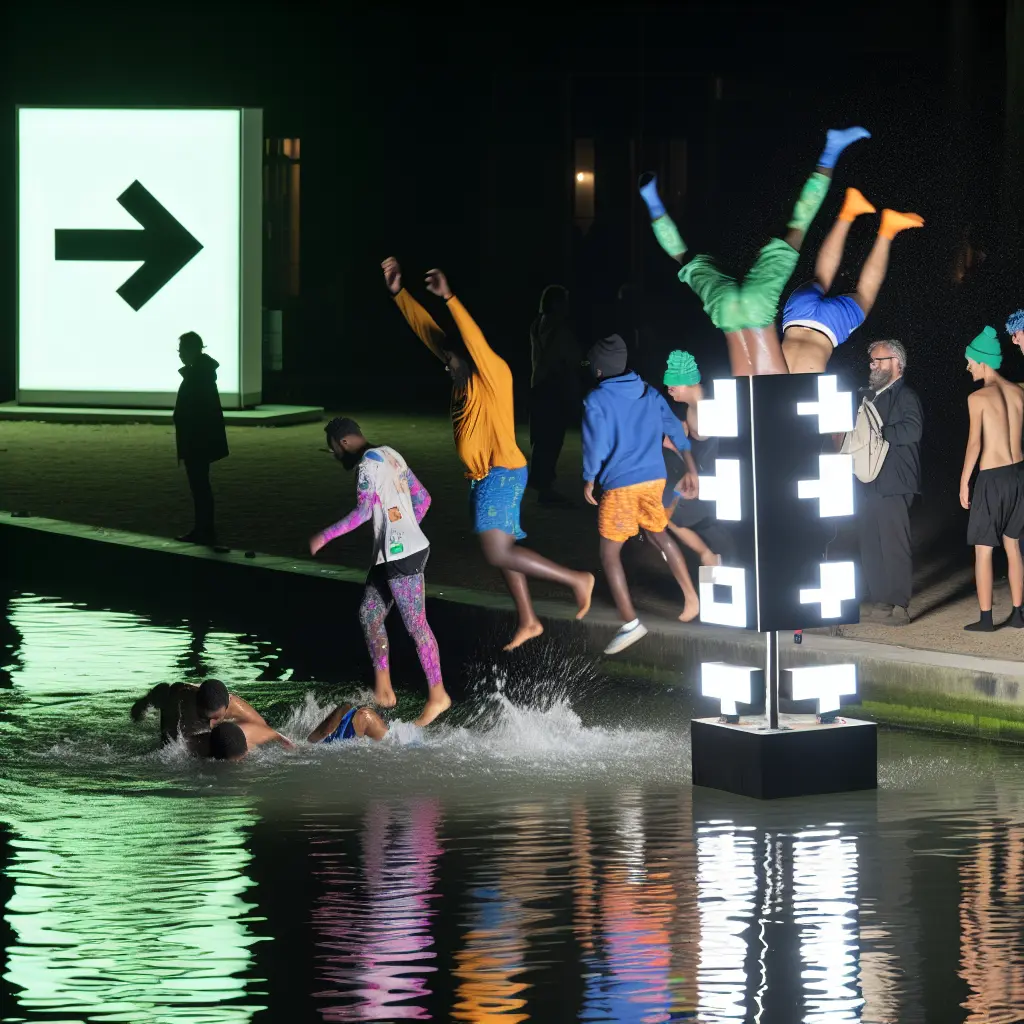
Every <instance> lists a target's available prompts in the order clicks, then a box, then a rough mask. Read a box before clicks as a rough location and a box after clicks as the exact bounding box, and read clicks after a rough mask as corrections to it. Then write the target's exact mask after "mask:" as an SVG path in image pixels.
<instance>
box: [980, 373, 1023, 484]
mask: <svg viewBox="0 0 1024 1024" xmlns="http://www.w3.org/2000/svg"><path fill="white" fill-rule="evenodd" d="M992 378H993V379H992V380H991V381H990V382H989V383H987V384H985V386H984V387H982V388H980V389H979V390H978V391H975V392H974V393H973V394H972V395H971V396H970V398H969V399H968V408H969V409H970V410H971V413H972V418H973V416H974V415H979V416H980V418H981V457H980V460H979V463H978V468H979V469H999V468H1000V467H1001V466H1011V465H1013V464H1014V463H1017V462H1020V461H1021V459H1022V455H1021V429H1022V427H1024V391H1022V390H1021V389H1020V387H1018V386H1017V385H1016V384H1011V383H1010V382H1009V381H1007V380H1004V379H1003V378H1002V377H1000V376H999V375H998V374H992Z"/></svg>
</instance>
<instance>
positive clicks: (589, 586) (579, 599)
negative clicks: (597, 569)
mask: <svg viewBox="0 0 1024 1024" xmlns="http://www.w3.org/2000/svg"><path fill="white" fill-rule="evenodd" d="M581 575H582V576H583V582H582V583H581V584H580V585H579V586H578V587H575V588H574V590H573V592H574V593H575V594H576V604H577V606H578V607H579V611H578V612H577V613H576V618H577V619H582V618H583V616H584V615H586V614H587V612H589V611H590V599H591V598H592V597H593V596H594V582H595V580H594V574H593V573H592V572H585V573H582V574H581Z"/></svg>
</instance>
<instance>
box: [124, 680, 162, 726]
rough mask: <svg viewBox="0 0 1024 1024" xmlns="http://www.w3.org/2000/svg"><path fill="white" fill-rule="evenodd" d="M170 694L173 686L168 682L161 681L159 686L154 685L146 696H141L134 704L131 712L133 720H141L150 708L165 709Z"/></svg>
mask: <svg viewBox="0 0 1024 1024" xmlns="http://www.w3.org/2000/svg"><path fill="white" fill-rule="evenodd" d="M170 695H171V688H170V686H169V685H168V684H167V683H159V684H158V685H157V686H154V687H153V689H152V690H150V691H149V693H147V694H146V696H145V697H140V698H139V699H138V700H137V701H136V702H135V703H134V704H133V705H132V709H131V712H130V714H131V716H132V721H133V722H141V721H142V719H143V718H145V716H146V712H147V711H148V710H149V709H150V708H156V710H157V711H163V709H164V705H165V704H166V703H167V700H168V698H169V697H170Z"/></svg>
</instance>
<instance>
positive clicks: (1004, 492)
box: [960, 327, 1024, 633]
mask: <svg viewBox="0 0 1024 1024" xmlns="http://www.w3.org/2000/svg"><path fill="white" fill-rule="evenodd" d="M965 354H966V356H967V370H968V372H969V373H970V375H971V379H972V380H975V381H981V382H982V387H981V388H980V389H979V390H978V391H975V392H974V393H973V394H972V395H971V396H970V397H969V398H968V399H967V408H968V411H969V412H970V416H971V431H970V436H969V437H968V439H967V452H966V454H965V455H964V469H963V473H962V474H961V476H960V504H961V505H962V506H963V507H964V508H969V509H970V510H971V518H970V520H969V522H968V524H967V543H968V544H973V545H974V582H975V586H976V587H977V590H978V606H979V608H980V609H981V616H980V618H979V619H978V621H977V622H972V623H970V624H969V625H966V626H964V629H966V630H969V631H971V632H976V633H991V632H992V631H993V630H994V629H995V628H996V627H995V626H994V625H993V623H992V550H993V548H996V547H998V546H999V545H1000V544H1002V546H1003V548H1004V549H1005V550H1006V561H1007V577H1008V579H1009V583H1010V595H1011V597H1012V598H1013V611H1012V612H1011V614H1010V617H1009V618H1008V619H1007V620H1006V622H1004V623H1002V625H1006V626H1014V627H1016V628H1018V629H1019V628H1021V627H1024V614H1022V611H1021V605H1022V604H1024V563H1022V561H1021V553H1020V535H1021V533H1024V473H1022V467H1021V426H1022V424H1024V392H1022V391H1021V389H1020V387H1019V386H1018V385H1016V384H1011V383H1010V382H1009V381H1007V380H1005V379H1004V378H1003V377H1001V376H1000V375H999V373H998V372H997V371H998V369H999V367H1000V365H1001V364H1002V361H1003V354H1002V352H1001V351H1000V347H999V339H998V337H997V336H996V331H995V328H994V327H986V328H985V329H984V330H983V331H982V332H981V334H979V335H978V336H977V337H976V338H975V339H974V340H973V341H972V342H971V343H970V344H969V345H968V346H967V349H966V353H965ZM975 464H978V465H979V470H978V478H977V480H976V481H975V483H974V497H973V500H971V497H970V481H971V473H973V472H974V467H975Z"/></svg>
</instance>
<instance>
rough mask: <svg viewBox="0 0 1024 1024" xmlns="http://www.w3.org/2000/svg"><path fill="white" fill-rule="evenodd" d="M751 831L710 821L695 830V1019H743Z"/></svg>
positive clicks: (752, 882)
mask: <svg viewBox="0 0 1024 1024" xmlns="http://www.w3.org/2000/svg"><path fill="white" fill-rule="evenodd" d="M753 832H754V829H753V828H740V827H737V826H735V825H733V823H732V822H729V821H712V822H709V823H708V824H706V825H700V826H698V828H697V907H698V911H699V914H700V956H699V960H698V965H697V1001H698V1011H697V1013H698V1019H699V1020H701V1021H708V1022H715V1021H730V1020H745V1019H746V1013H747V1008H746V990H747V971H746V959H747V944H748V943H747V939H746V938H744V934H743V933H744V932H745V931H746V930H747V929H748V928H749V927H750V925H751V923H752V922H753V919H754V910H755V904H754V901H755V899H756V894H757V872H756V869H755V864H754V857H755V851H756V844H755V839H754V835H753Z"/></svg>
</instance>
